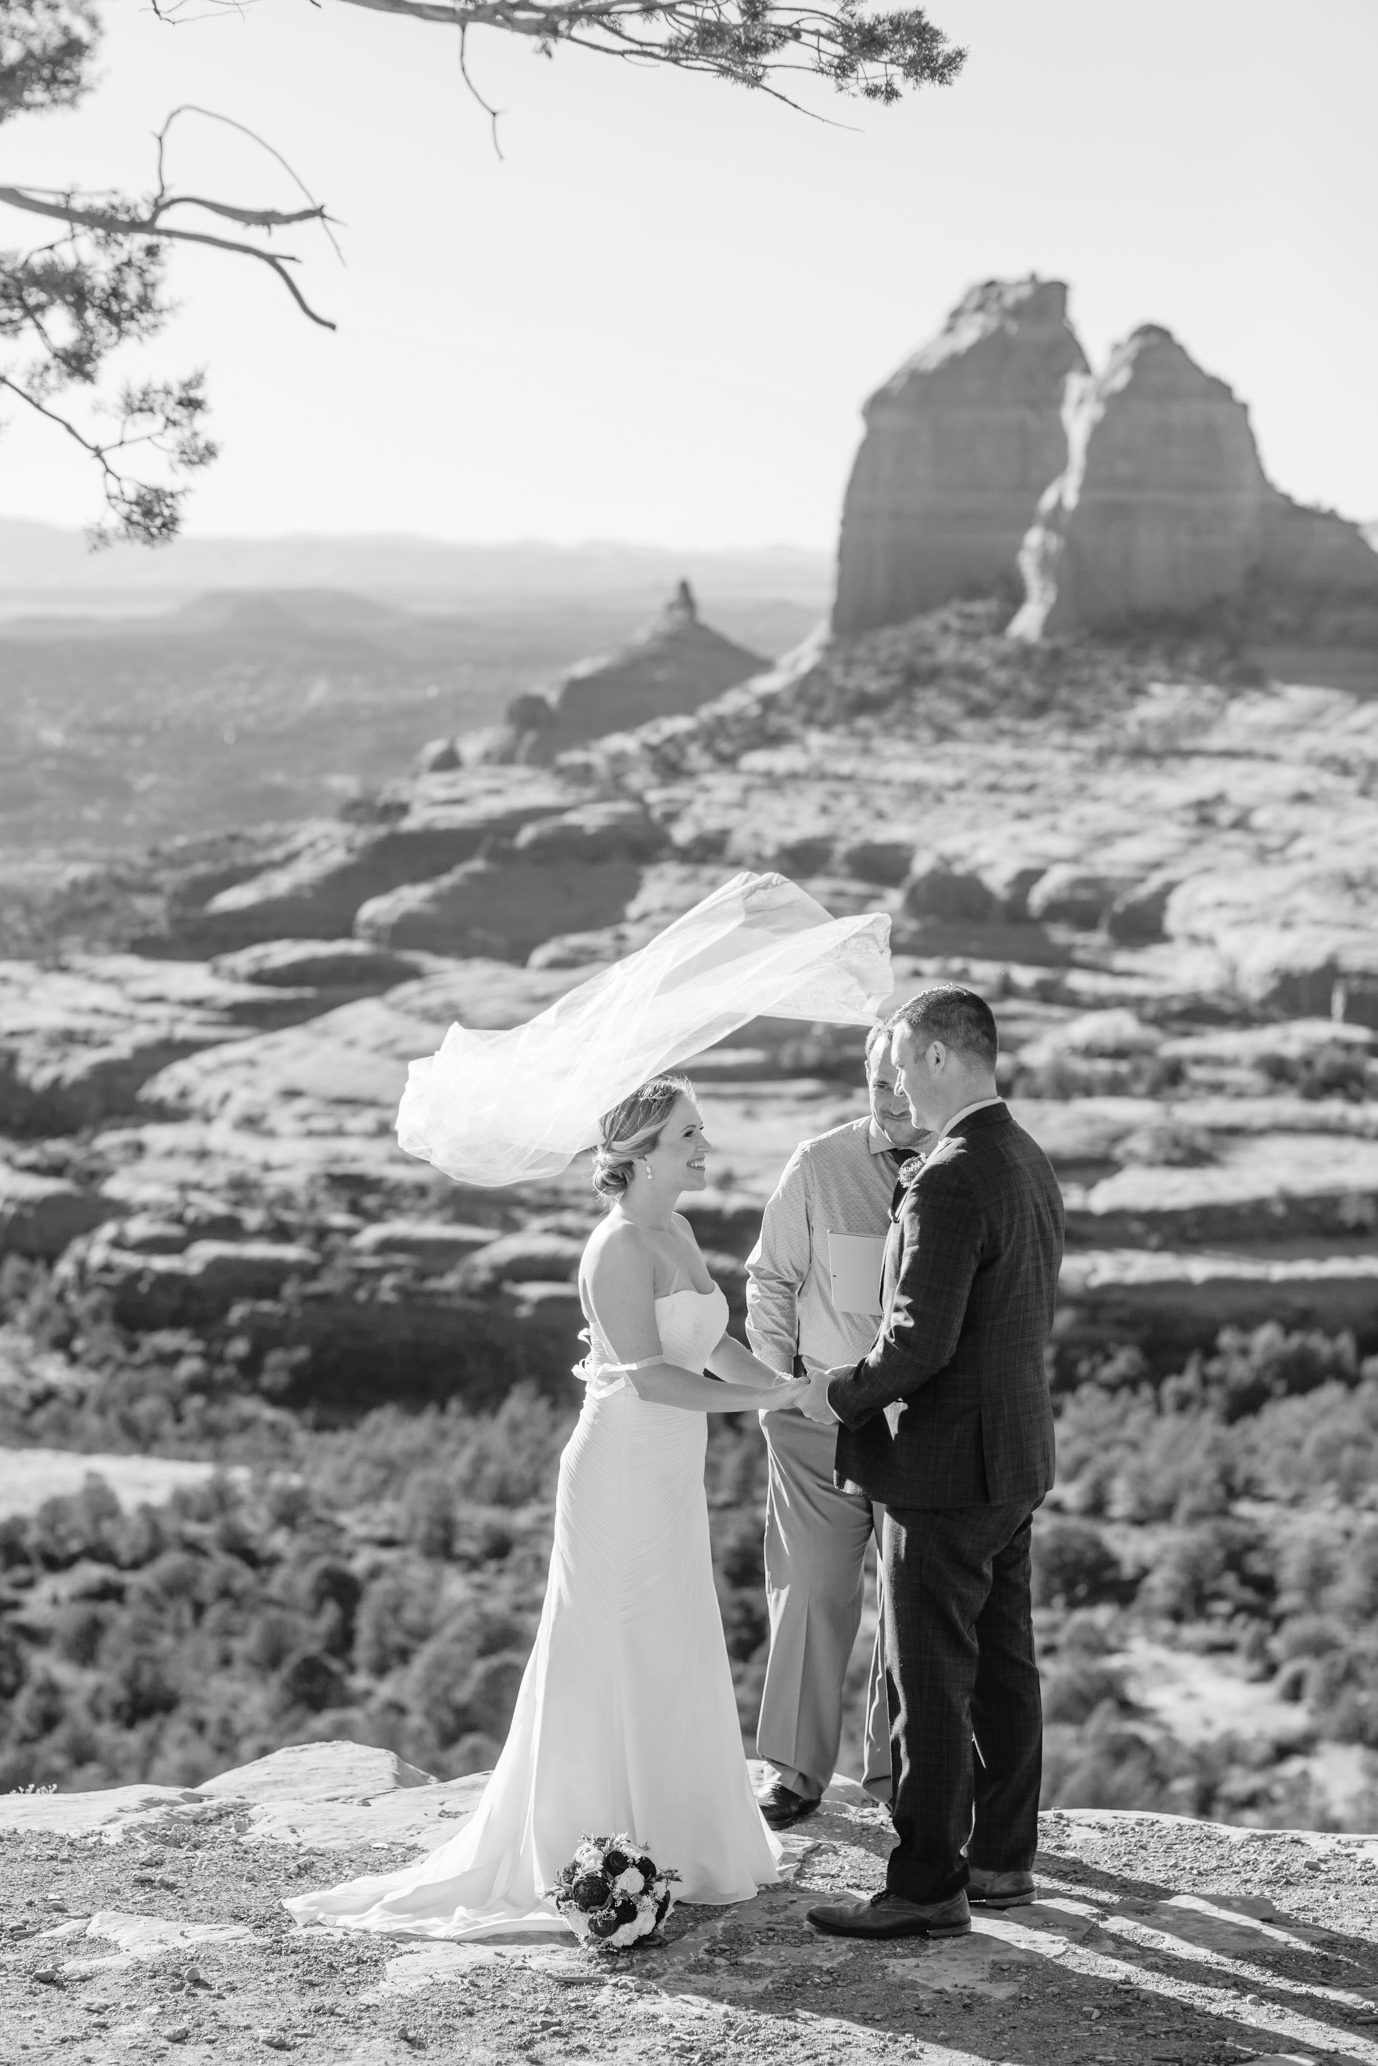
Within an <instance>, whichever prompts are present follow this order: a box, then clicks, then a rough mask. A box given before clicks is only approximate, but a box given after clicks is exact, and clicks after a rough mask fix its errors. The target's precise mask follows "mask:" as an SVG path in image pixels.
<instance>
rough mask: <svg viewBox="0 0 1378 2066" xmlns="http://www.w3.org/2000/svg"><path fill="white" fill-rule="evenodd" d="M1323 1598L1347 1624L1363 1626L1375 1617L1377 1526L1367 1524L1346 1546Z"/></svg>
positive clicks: (1377, 1606)
mask: <svg viewBox="0 0 1378 2066" xmlns="http://www.w3.org/2000/svg"><path fill="white" fill-rule="evenodd" d="M1324 1598H1325V1602H1326V1605H1327V1606H1329V1607H1331V1608H1332V1609H1333V1610H1334V1612H1335V1613H1337V1614H1339V1615H1341V1616H1342V1617H1343V1618H1344V1619H1345V1620H1346V1621H1349V1622H1352V1623H1355V1624H1364V1623H1367V1622H1371V1621H1373V1620H1374V1619H1375V1618H1376V1617H1378V1523H1374V1522H1370V1523H1369V1524H1368V1525H1367V1526H1366V1527H1364V1528H1361V1529H1360V1530H1359V1532H1358V1533H1357V1534H1356V1535H1355V1537H1354V1539H1353V1541H1352V1542H1350V1543H1348V1544H1346V1546H1345V1548H1344V1550H1343V1552H1342V1554H1341V1556H1340V1559H1339V1568H1338V1570H1337V1572H1336V1575H1335V1578H1334V1581H1333V1582H1332V1583H1331V1584H1330V1585H1329V1586H1328V1587H1327V1588H1326V1591H1325V1595H1324Z"/></svg>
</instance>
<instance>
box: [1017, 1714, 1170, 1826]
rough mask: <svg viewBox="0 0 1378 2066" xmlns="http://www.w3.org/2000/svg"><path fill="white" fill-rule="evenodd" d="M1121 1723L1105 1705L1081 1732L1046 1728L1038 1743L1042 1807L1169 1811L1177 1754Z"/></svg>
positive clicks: (1064, 1726)
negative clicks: (1041, 1760) (1040, 1747)
mask: <svg viewBox="0 0 1378 2066" xmlns="http://www.w3.org/2000/svg"><path fill="white" fill-rule="evenodd" d="M1174 1748H1175V1747H1174V1746H1170V1745H1166V1744H1164V1743H1162V1742H1160V1741H1158V1740H1156V1739H1155V1738H1154V1737H1152V1736H1151V1735H1149V1734H1148V1732H1147V1731H1146V1730H1143V1729H1141V1728H1137V1727H1134V1726H1133V1725H1131V1724H1127V1723H1126V1722H1125V1721H1124V1719H1123V1718H1122V1717H1121V1716H1120V1715H1119V1714H1117V1713H1116V1712H1115V1711H1114V1710H1113V1709H1112V1708H1111V1707H1110V1706H1109V1705H1108V1703H1107V1704H1105V1705H1103V1706H1102V1707H1100V1708H1099V1709H1097V1711H1096V1712H1095V1714H1094V1715H1093V1716H1092V1717H1091V1718H1090V1720H1089V1721H1088V1722H1087V1723H1086V1725H1085V1726H1083V1727H1074V1726H1070V1725H1068V1724H1066V1723H1061V1724H1059V1723H1052V1724H1050V1725H1049V1728H1048V1730H1047V1734H1046V1737H1045V1741H1044V1754H1043V1790H1042V1803H1041V1804H1042V1806H1043V1807H1045V1808H1157V1809H1164V1808H1171V1807H1173V1806H1174V1805H1175V1802H1174V1798H1173V1793H1172V1786H1173V1782H1174V1781H1175V1780H1176V1779H1177V1777H1178V1776H1179V1773H1180V1770H1181V1759H1180V1755H1178V1756H1174Z"/></svg>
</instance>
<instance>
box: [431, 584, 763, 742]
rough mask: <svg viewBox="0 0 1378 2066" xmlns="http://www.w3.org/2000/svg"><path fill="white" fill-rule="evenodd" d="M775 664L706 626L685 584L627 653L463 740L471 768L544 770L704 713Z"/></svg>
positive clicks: (579, 673)
mask: <svg viewBox="0 0 1378 2066" xmlns="http://www.w3.org/2000/svg"><path fill="white" fill-rule="evenodd" d="M768 664H769V663H768V662H767V661H766V660H764V659H763V658H762V657H761V655H760V654H759V653H753V652H750V651H749V650H748V649H747V647H745V646H739V645H736V644H735V643H734V642H733V640H731V639H730V638H724V637H723V635H722V633H721V632H720V631H714V630H713V629H712V627H711V625H707V624H705V623H703V621H702V619H701V618H700V616H699V612H698V605H697V603H696V602H695V600H694V594H693V590H692V589H691V588H690V586H689V583H688V582H687V581H681V582H680V584H679V586H678V588H677V589H676V590H675V593H674V594H673V595H672V596H671V598H670V601H669V602H668V603H667V605H666V607H665V609H664V610H663V611H662V613H661V615H660V617H659V618H658V619H657V621H656V622H655V623H654V624H653V625H652V626H651V627H650V629H649V630H648V631H645V632H643V633H642V634H641V636H640V637H639V638H635V639H633V640H632V642H631V644H630V645H627V646H624V647H623V648H622V650H621V651H620V652H617V653H612V654H605V655H603V656H601V657H600V658H598V659H594V660H583V661H581V662H580V663H579V665H578V666H577V667H572V668H571V669H570V671H569V673H568V674H566V675H565V676H564V677H563V679H562V680H561V681H560V682H559V684H558V685H557V687H556V688H555V689H554V690H553V691H552V692H551V694H550V695H549V696H542V695H536V694H526V695H522V696H516V697H514V698H513V700H512V701H511V702H510V703H509V704H508V706H507V709H506V711H505V713H504V715H503V721H502V723H501V724H498V725H495V726H493V727H492V728H491V729H490V730H488V731H486V732H479V733H475V734H474V735H473V736H472V737H471V738H470V739H468V740H462V741H460V742H459V748H460V753H461V756H462V758H463V759H464V760H465V761H467V762H468V763H469V764H470V765H471V766H472V765H475V764H482V763H484V762H511V761H517V762H521V763H523V764H525V765H528V766H536V765H540V766H544V765H546V764H547V763H548V762H550V761H552V760H554V759H555V757H556V755H557V754H559V753H563V752H564V751H565V749H566V748H567V747H570V746H578V745H581V744H582V743H583V741H584V740H586V739H598V738H601V737H602V736H603V735H604V734H605V733H607V732H625V731H630V730H631V729H632V727H633V726H635V725H641V724H646V723H647V722H649V720H650V719H651V718H655V717H672V716H674V715H676V714H677V713H679V712H683V711H690V710H697V709H698V707H699V705H700V704H701V703H707V702H709V701H710V700H711V698H712V697H714V696H720V695H721V694H722V693H723V691H724V690H725V689H730V688H733V687H735V685H736V684H737V683H738V682H740V681H745V680H746V679H747V678H748V676H750V675H753V674H759V673H760V672H761V670H762V669H763V668H765V667H766V666H768Z"/></svg>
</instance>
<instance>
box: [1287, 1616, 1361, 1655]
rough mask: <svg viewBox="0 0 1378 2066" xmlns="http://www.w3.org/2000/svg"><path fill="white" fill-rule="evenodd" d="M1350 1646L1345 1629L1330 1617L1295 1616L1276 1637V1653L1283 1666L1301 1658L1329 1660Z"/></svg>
mask: <svg viewBox="0 0 1378 2066" xmlns="http://www.w3.org/2000/svg"><path fill="white" fill-rule="evenodd" d="M1348 1646H1349V1637H1348V1635H1347V1634H1346V1632H1345V1630H1344V1628H1343V1626H1342V1625H1341V1623H1340V1622H1338V1621H1336V1620H1335V1619H1334V1617H1333V1616H1332V1615H1329V1614H1294V1615H1293V1616H1292V1617H1291V1619H1290V1620H1288V1621H1284V1622H1283V1624H1282V1626H1281V1627H1280V1628H1279V1630H1278V1632H1277V1634H1276V1636H1275V1637H1274V1638H1273V1653H1274V1655H1275V1656H1276V1658H1277V1660H1278V1662H1279V1663H1280V1664H1291V1663H1292V1662H1293V1661H1294V1660H1295V1659H1296V1658H1298V1657H1328V1656H1329V1655H1330V1654H1331V1652H1332V1651H1335V1650H1345V1649H1347V1648H1348Z"/></svg>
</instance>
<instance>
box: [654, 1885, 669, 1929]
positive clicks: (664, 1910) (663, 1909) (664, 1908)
mask: <svg viewBox="0 0 1378 2066" xmlns="http://www.w3.org/2000/svg"><path fill="white" fill-rule="evenodd" d="M670 1898H671V1897H670V1889H669V1888H668V1887H667V1888H666V1889H665V1892H664V1893H663V1894H662V1895H661V1897H660V1899H659V1900H658V1901H657V1902H656V1928H657V1929H659V1928H660V1925H661V1924H662V1923H663V1922H664V1920H665V1918H666V1916H667V1915H668V1914H669V1913H670Z"/></svg>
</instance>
